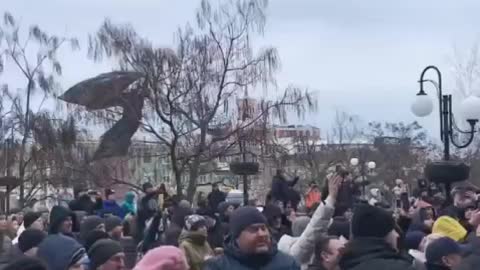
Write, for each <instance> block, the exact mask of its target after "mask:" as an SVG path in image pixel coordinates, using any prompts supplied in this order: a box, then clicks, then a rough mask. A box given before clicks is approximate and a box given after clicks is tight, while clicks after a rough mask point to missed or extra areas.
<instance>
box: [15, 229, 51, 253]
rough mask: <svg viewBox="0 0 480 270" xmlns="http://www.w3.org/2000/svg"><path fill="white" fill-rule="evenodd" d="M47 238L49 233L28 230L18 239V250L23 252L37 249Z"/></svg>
mask: <svg viewBox="0 0 480 270" xmlns="http://www.w3.org/2000/svg"><path fill="white" fill-rule="evenodd" d="M45 237H47V233H45V232H44V231H41V230H37V229H26V230H25V231H23V232H22V234H20V236H19V237H18V248H19V249H20V250H21V251H22V252H26V251H28V250H29V249H32V248H34V247H37V246H38V245H39V244H40V243H41V242H42V241H43V239H45Z"/></svg>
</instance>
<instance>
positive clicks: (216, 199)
mask: <svg viewBox="0 0 480 270" xmlns="http://www.w3.org/2000/svg"><path fill="white" fill-rule="evenodd" d="M207 198H208V207H209V208H210V209H211V210H213V211H215V210H217V207H218V205H219V204H220V203H221V202H224V201H225V198H226V195H225V193H223V192H221V191H220V190H213V191H212V192H210V194H208V197H207Z"/></svg>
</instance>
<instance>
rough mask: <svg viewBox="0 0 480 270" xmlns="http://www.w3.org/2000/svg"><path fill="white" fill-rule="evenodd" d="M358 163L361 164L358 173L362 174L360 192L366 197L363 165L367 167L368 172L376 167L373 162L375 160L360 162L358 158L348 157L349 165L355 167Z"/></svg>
mask: <svg viewBox="0 0 480 270" xmlns="http://www.w3.org/2000/svg"><path fill="white" fill-rule="evenodd" d="M359 164H360V166H361V167H360V168H359V169H360V174H361V176H362V182H361V183H362V193H363V194H362V195H363V196H364V197H366V193H365V186H366V181H367V180H366V173H365V167H367V169H368V172H371V171H373V170H374V169H375V168H376V167H377V164H376V163H375V161H369V162H367V163H365V162H362V163H361V162H360V160H359V159H358V158H352V159H350V165H352V167H357V166H358V165H359ZM365 165H366V166H365ZM365 199H366V198H365Z"/></svg>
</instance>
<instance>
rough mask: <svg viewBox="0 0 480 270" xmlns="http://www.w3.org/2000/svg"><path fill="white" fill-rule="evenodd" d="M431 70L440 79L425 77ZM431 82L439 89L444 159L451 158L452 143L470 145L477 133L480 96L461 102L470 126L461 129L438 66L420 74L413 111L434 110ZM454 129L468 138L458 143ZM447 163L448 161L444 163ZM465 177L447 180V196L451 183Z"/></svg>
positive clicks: (421, 113) (422, 114) (429, 67)
mask: <svg viewBox="0 0 480 270" xmlns="http://www.w3.org/2000/svg"><path fill="white" fill-rule="evenodd" d="M429 70H434V71H435V72H436V74H437V78H438V80H437V81H435V80H430V79H425V78H424V77H425V73H426V72H427V71H429ZM425 82H429V83H431V84H433V85H434V86H435V88H436V89H437V97H438V107H439V108H438V112H439V116H440V138H441V139H442V142H443V160H444V161H449V160H450V143H452V144H453V145H454V146H455V147H457V148H465V147H467V146H469V145H470V144H471V143H472V141H473V137H474V135H475V132H476V131H475V125H476V124H477V122H478V119H479V118H480V98H479V97H476V96H470V97H468V98H467V99H465V100H464V101H463V102H462V104H461V111H462V114H463V116H464V117H465V119H466V121H467V123H468V124H469V126H470V129H469V130H467V131H463V130H460V129H459V128H458V127H457V125H456V123H455V120H454V117H453V111H452V95H444V94H443V93H442V90H443V89H442V74H441V72H440V70H439V69H438V68H437V67H436V66H428V67H426V68H425V69H424V70H423V71H422V73H421V75H420V80H419V83H420V91H419V92H418V93H417V97H416V100H415V102H414V103H413V104H412V107H411V109H412V112H413V113H414V114H415V115H416V116H418V117H424V116H427V115H429V114H430V113H431V112H432V111H433V101H432V99H431V98H430V97H429V96H428V95H427V94H426V93H425V91H424V83H425ZM454 130H455V131H456V132H458V133H461V134H467V135H468V140H467V141H466V142H465V143H463V144H461V143H457V142H456V141H455V139H454V137H455V135H454ZM443 164H444V165H442V166H445V164H447V163H446V162H444V163H443ZM462 180H465V179H449V180H448V181H447V180H446V181H445V182H444V183H445V190H446V192H447V194H446V195H447V198H450V197H449V196H450V189H451V183H450V182H456V181H462Z"/></svg>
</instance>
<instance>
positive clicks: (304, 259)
mask: <svg viewBox="0 0 480 270" xmlns="http://www.w3.org/2000/svg"><path fill="white" fill-rule="evenodd" d="M341 181H342V179H341V178H340V177H331V178H330V179H329V195H328V196H329V197H328V198H327V199H326V200H325V204H321V205H320V206H319V207H318V208H317V210H315V213H314V214H313V216H312V218H311V219H308V218H306V217H298V218H296V220H295V221H294V222H293V225H292V236H293V237H292V236H289V235H283V236H282V238H280V241H279V242H278V249H279V250H280V251H283V252H285V253H287V254H289V255H292V256H293V257H294V258H295V259H296V260H297V262H299V263H300V264H301V265H302V268H306V267H307V266H308V264H309V263H310V262H311V259H312V256H313V253H314V250H315V242H316V240H317V239H320V237H321V236H322V235H325V234H326V232H327V229H328V226H329V223H330V219H331V218H332V216H333V212H334V205H335V200H336V196H337V194H338V189H339V187H340V184H341ZM302 221H306V226H302V228H301V229H297V227H299V226H298V223H300V222H302Z"/></svg>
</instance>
